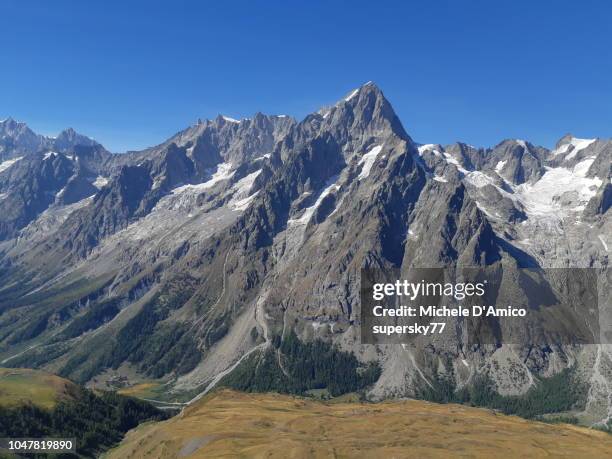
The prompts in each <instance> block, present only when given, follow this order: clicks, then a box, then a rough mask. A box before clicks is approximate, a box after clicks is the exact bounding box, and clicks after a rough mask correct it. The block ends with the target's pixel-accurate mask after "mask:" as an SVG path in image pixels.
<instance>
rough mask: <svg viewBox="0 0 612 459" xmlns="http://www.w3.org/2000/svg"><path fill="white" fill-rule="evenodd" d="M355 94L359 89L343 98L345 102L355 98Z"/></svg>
mask: <svg viewBox="0 0 612 459" xmlns="http://www.w3.org/2000/svg"><path fill="white" fill-rule="evenodd" d="M357 93H359V89H355V90H354V91H353V92H351V93H350V94H349V95H348V96H346V97H345V99H344V100H345V101H346V102H348V101H349V100H351V99H352V98H353V97H355V96H356V95H357Z"/></svg>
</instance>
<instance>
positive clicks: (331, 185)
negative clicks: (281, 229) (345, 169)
mask: <svg viewBox="0 0 612 459" xmlns="http://www.w3.org/2000/svg"><path fill="white" fill-rule="evenodd" d="M337 181H338V176H337V175H336V176H334V177H332V178H330V179H329V180H328V181H327V183H326V185H327V187H326V188H325V189H324V190H323V191H322V192H321V194H320V195H319V197H318V198H317V200H316V202H315V203H314V204H313V205H312V206H310V207H308V208H306V209H304V213H303V214H302V216H301V217H300V218H292V219H289V220H288V221H287V225H306V224H307V223H308V222H309V221H310V218H311V217H312V216H313V214H314V213H315V210H317V208H318V207H319V205H320V204H321V202H323V199H325V197H326V196H327V195H328V194H330V193H331V192H333V191H337V190H339V189H340V185H338V184H337Z"/></svg>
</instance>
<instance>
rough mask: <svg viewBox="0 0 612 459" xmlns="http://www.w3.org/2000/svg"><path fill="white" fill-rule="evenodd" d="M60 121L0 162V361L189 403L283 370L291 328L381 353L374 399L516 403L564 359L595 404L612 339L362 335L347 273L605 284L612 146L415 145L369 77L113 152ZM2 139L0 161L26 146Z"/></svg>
mask: <svg viewBox="0 0 612 459" xmlns="http://www.w3.org/2000/svg"><path fill="white" fill-rule="evenodd" d="M20 129H22V130H23V129H24V128H20ZM11 132H13V133H14V132H16V128H12V130H11ZM20 132H21V131H20ZM65 132H66V133H65V134H62V135H60V136H58V138H57V139H56V140H55V143H56V144H55V147H56V150H62V148H63V149H64V150H63V151H57V152H56V153H54V154H51V153H49V152H48V151H47V152H44V151H39V152H37V153H28V154H27V155H26V153H23V154H24V155H26V156H24V157H23V158H22V159H20V160H18V161H15V162H14V163H10V164H8V165H7V167H6V169H5V170H3V171H2V172H0V193H1V194H0V209H5V210H4V211H2V212H0V240H2V241H3V242H0V262H1V264H0V280H1V281H2V282H1V285H2V287H1V288H0V312H1V315H0V331H1V334H0V346H1V348H0V349H1V350H2V352H3V355H4V356H5V357H3V360H4V362H3V364H4V365H15V366H18V365H24V366H37V367H43V368H47V369H51V370H54V371H57V372H59V373H60V374H62V375H65V376H69V377H71V378H74V379H76V380H79V381H83V382H90V383H91V384H94V380H98V379H99V378H104V377H108V376H109V375H111V376H112V375H116V374H117V373H119V374H122V375H130V377H131V378H132V379H134V380H137V379H138V378H139V377H147V378H151V377H154V378H163V379H164V381H168V382H170V384H169V385H168V386H167V387H169V391H170V392H171V393H172V394H193V393H203V392H205V391H207V390H209V389H210V388H211V387H213V386H214V385H215V384H217V383H219V381H221V380H222V379H223V378H224V377H225V376H227V375H231V374H232V373H233V372H235V371H236V372H240V371H244V370H243V369H244V368H245V365H251V364H252V363H253V359H262V360H261V362H265V363H266V365H270V368H276V370H277V371H278V372H279V374H280V375H284V376H279V377H281V378H285V377H286V378H290V375H289V376H288V375H287V374H285V373H286V372H287V368H288V367H289V366H288V365H283V359H285V361H286V359H287V358H288V357H287V355H283V352H282V351H281V349H282V346H281V347H279V343H282V342H283V341H284V340H286V339H287V337H288V336H290V335H291V336H293V335H296V336H297V337H298V338H299V340H300V342H302V343H313V342H315V343H316V342H319V341H318V340H323V341H325V342H327V343H331V344H333V345H335V346H337V349H340V350H342V351H343V352H347V353H349V354H352V355H354V356H356V357H357V359H358V360H359V362H361V363H362V364H363V365H367V364H368V362H375V363H376V364H377V365H378V366H379V367H380V377H378V378H377V381H376V383H375V384H374V385H373V386H370V387H369V389H368V396H369V397H370V398H372V399H379V398H386V397H396V396H399V397H401V396H415V395H417V396H418V395H419V394H420V393H422V390H423V387H433V386H434V385H435V384H436V383H437V381H439V379H440V378H441V377H442V376H443V377H444V378H446V379H448V380H453V381H454V382H455V384H456V387H457V388H462V387H469V386H470V385H471V384H473V383H474V381H475V379H476V378H477V376H478V375H482V374H484V375H487V376H488V377H489V378H490V379H491V381H492V382H493V385H494V388H495V390H497V391H498V392H500V393H502V394H504V395H508V394H522V393H525V392H526V391H528V390H529V388H530V387H532V386H533V385H534V380H535V377H546V376H551V375H554V374H557V373H559V372H561V371H562V370H563V369H564V368H567V367H572V368H573V371H574V372H575V373H576V375H577V376H576V378H579V379H580V381H581V383H584V384H585V385H586V387H588V396H587V403H586V406H585V407H584V413H585V414H584V416H585V419H588V420H589V422H596V421H600V420H604V419H605V418H606V417H607V416H608V414H607V413H608V410H609V401H608V400H607V399H606V393H609V390H610V384H612V376H611V374H612V373H611V372H612V358H611V357H612V350H611V349H610V348H609V347H607V346H605V345H601V346H582V347H563V346H560V345H558V343H550V344H549V345H548V346H544V347H542V348H539V349H534V348H533V347H528V346H524V347H521V346H518V345H517V346H507V345H504V346H501V347H499V348H497V347H495V346H492V347H490V348H489V347H486V346H484V347H482V348H478V349H467V348H466V347H465V346H463V345H462V344H461V342H460V341H458V340H447V341H445V342H439V343H436V344H435V345H429V346H427V345H419V344H418V343H417V344H415V345H414V346H405V347H399V348H398V347H397V346H378V347H374V346H364V345H361V344H360V342H359V323H360V317H359V276H360V270H361V268H363V267H379V268H382V269H390V268H401V269H408V268H410V267H437V266H439V267H443V266H485V265H491V264H495V263H505V264H510V265H512V266H522V267H568V266H574V267H595V268H598V269H599V270H600V271H601V272H602V276H603V278H602V281H601V282H600V289H601V291H602V292H606V289H609V279H607V278H606V277H605V268H606V267H607V265H608V259H609V255H608V250H609V246H610V244H612V240H610V235H611V234H612V223H611V220H610V211H609V209H610V158H611V152H612V142H611V141H603V140H587V139H576V138H574V137H572V136H570V135H568V136H566V137H564V138H563V139H562V140H561V141H560V142H559V143H558V145H557V146H556V148H555V150H552V151H549V150H547V149H545V148H542V147H537V146H534V145H532V144H531V143H529V142H526V141H522V140H505V141H503V142H501V143H500V144H499V145H497V146H496V147H494V148H487V149H484V148H475V147H472V146H469V145H465V144H462V143H457V144H453V145H448V146H442V145H436V144H427V145H418V144H416V143H415V142H414V141H413V140H412V139H411V138H410V136H409V135H408V134H407V133H406V131H405V130H404V128H403V127H402V124H401V122H400V121H399V119H398V117H397V116H396V115H395V113H394V111H393V108H392V107H391V105H390V103H389V102H388V101H387V99H386V98H385V97H384V95H383V93H382V92H381V90H380V89H379V88H378V87H376V85H374V84H372V83H367V84H366V85H364V86H362V87H360V88H358V89H356V90H354V91H352V92H351V93H349V94H348V95H346V96H345V97H344V98H342V99H341V100H340V101H338V102H337V103H336V104H335V105H333V106H331V107H327V108H324V109H322V110H320V111H319V112H317V113H313V114H311V115H309V116H307V117H306V118H305V119H304V120H302V121H301V122H296V121H295V120H293V119H292V118H290V117H285V116H267V115H262V114H256V115H255V116H254V117H253V118H251V119H243V120H240V121H238V120H232V119H230V118H227V117H223V116H219V117H217V118H215V119H214V120H206V121H199V122H198V123H197V124H195V125H193V126H190V127H188V128H187V129H185V130H183V131H181V132H179V133H178V134H176V135H175V136H173V137H171V138H170V139H168V140H167V141H166V142H164V143H162V144H160V145H158V146H155V147H152V148H149V149H146V150H143V151H138V152H128V153H126V154H122V155H111V154H110V153H108V152H106V150H104V149H103V148H102V147H101V146H100V145H99V144H96V143H94V142H93V141H92V142H90V143H87V141H85V140H78V139H80V138H81V137H80V136H78V135H77V134H76V133H74V132H72V131H65ZM11 135H13V137H15V138H17V137H19V136H16V135H14V134H11ZM20 135H21V136H22V137H23V138H28V139H30V140H29V141H28V142H29V143H28V142H26V141H25V140H23V142H22V143H23V144H24V145H26V144H27V145H34V144H35V139H38V137H36V135H35V134H33V135H34V137H32V136H30V135H29V134H28V133H27V131H25V130H23V132H22V133H21V134H20ZM24 136H25V137H24ZM22 137H19V138H22ZM60 139H61V140H60ZM32 142H33V143H32ZM76 142H83V143H82V144H80V145H75V146H70V145H71V144H74V143H76ZM7 145H8V144H7ZM60 147H62V148H60ZM11 148H12V149H11ZM11 148H8V147H7V148H5V150H4V152H5V153H4V154H6V155H7V156H6V158H16V157H18V155H20V154H22V153H21V151H25V150H23V149H24V148H25V147H20V148H22V150H19V153H17V152H16V151H17V150H18V149H16V147H11ZM28 148H30V147H28ZM31 148H32V149H36V148H40V147H31ZM11 160H12V159H11ZM7 216H8V217H7ZM609 307H610V305H609V304H603V305H602V308H609ZM603 312H605V311H603ZM24 348H28V350H27V351H25V352H19V351H18V349H20V350H21V349H24ZM330 355H331V354H330ZM343 355H344V354H343ZM270 356H272V357H270ZM321 358H323V357H321ZM262 365H263V364H262ZM262 365H260V366H262ZM271 371H272V370H271Z"/></svg>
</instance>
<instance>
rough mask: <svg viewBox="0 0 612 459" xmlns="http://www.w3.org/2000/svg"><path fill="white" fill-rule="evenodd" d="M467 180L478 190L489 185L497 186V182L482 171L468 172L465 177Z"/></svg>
mask: <svg viewBox="0 0 612 459" xmlns="http://www.w3.org/2000/svg"><path fill="white" fill-rule="evenodd" d="M464 170H465V169H464ZM465 179H466V180H467V181H468V182H469V183H470V184H472V185H474V186H475V187H477V188H482V187H484V186H487V185H495V181H494V180H493V179H492V178H491V177H489V176H488V175H487V174H485V173H483V172H480V171H473V172H468V173H467V174H466V175H465Z"/></svg>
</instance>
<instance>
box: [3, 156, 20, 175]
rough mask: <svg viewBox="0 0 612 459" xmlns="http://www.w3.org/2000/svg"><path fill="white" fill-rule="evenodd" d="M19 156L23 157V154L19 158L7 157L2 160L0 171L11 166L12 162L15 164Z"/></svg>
mask: <svg viewBox="0 0 612 459" xmlns="http://www.w3.org/2000/svg"><path fill="white" fill-rule="evenodd" d="M21 158H23V156H20V157H19V158H13V159H7V160H6V161H2V162H1V163H0V172H2V171H5V170H7V169H8V168H9V167H11V166H12V165H13V164H15V163H16V162H17V161H19V160H20V159H21Z"/></svg>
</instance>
